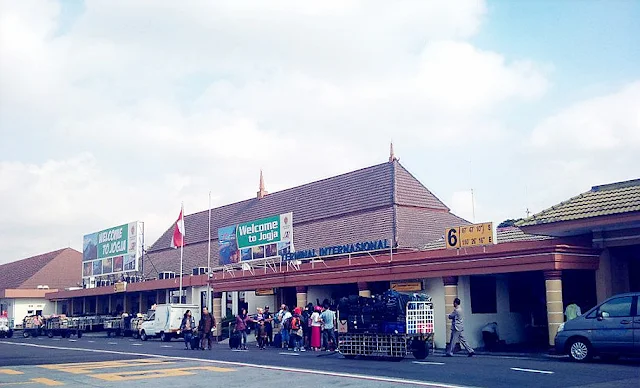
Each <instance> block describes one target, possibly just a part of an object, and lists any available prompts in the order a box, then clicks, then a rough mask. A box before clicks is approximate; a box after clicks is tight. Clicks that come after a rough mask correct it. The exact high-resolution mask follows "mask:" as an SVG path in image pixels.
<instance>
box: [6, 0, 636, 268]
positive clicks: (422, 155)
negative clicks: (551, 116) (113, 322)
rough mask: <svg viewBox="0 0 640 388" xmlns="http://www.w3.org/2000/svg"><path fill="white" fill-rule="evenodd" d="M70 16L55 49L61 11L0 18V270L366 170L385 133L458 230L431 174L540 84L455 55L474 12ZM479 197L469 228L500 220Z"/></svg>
mask: <svg viewBox="0 0 640 388" xmlns="http://www.w3.org/2000/svg"><path fill="white" fill-rule="evenodd" d="M85 7H86V10H85V11H84V13H81V14H80V15H79V17H78V19H77V20H75V21H73V24H72V25H68V26H64V27H66V28H64V29H63V30H64V31H65V32H64V34H61V35H60V34H57V31H59V30H60V27H61V26H60V20H61V19H60V15H61V12H62V10H61V8H60V5H59V3H57V2H55V1H52V2H44V1H34V2H29V1H20V2H10V1H4V2H2V3H1V5H0V102H1V104H0V134H2V137H3V143H1V144H0V154H1V155H3V156H2V157H0V166H1V167H0V168H1V169H0V174H1V177H2V182H0V187H1V188H2V189H1V190H0V202H1V203H12V204H15V206H13V205H12V209H11V217H12V218H11V219H15V220H16V221H15V222H16V225H12V229H11V231H10V232H11V233H8V232H6V230H0V232H3V233H2V234H1V235H0V238H1V239H3V240H8V239H10V240H11V243H10V244H9V243H8V242H7V241H2V242H1V243H0V262H3V261H8V260H11V259H16V258H19V257H22V256H24V255H26V254H35V253H38V252H42V251H44V250H46V249H54V248H57V247H58V246H59V245H62V246H64V245H66V244H67V242H68V241H69V240H74V239H75V241H76V242H79V241H80V238H81V235H82V234H83V233H86V232H90V231H92V230H94V229H99V228H102V227H106V226H109V225H115V224H118V223H120V222H127V221H130V220H133V219H141V220H143V221H145V222H146V230H147V232H148V233H149V235H148V238H149V239H150V241H149V243H151V242H153V239H154V238H155V237H157V236H159V235H160V233H162V232H163V231H164V229H165V228H166V227H167V226H168V225H169V224H170V222H172V221H173V219H174V218H175V216H176V213H177V212H176V209H177V208H178V206H179V203H180V202H181V201H184V202H185V208H186V209H187V212H188V213H190V212H194V211H198V210H202V209H204V208H206V205H207V193H208V192H209V190H212V192H213V194H212V195H213V198H214V205H222V204H226V203H230V202H233V201H237V200H242V199H246V198H248V197H251V196H253V195H255V191H256V190H257V183H258V170H259V169H260V168H262V169H264V171H265V179H266V183H267V189H268V190H269V191H271V192H273V191H276V190H279V189H284V188H287V187H291V186H293V185H299V184H302V183H305V182H309V181H312V180H315V179H320V178H324V177H329V176H332V175H335V174H338V173H344V172H347V171H350V170H353V169H356V168H360V167H363V166H366V165H370V164H374V163H378V162H382V161H384V160H386V156H387V154H386V152H387V149H388V141H389V140H390V139H391V138H393V139H394V141H395V143H396V151H397V153H398V155H399V156H400V157H401V159H403V160H407V161H409V160H414V161H415V162H414V163H408V164H407V165H406V167H407V168H409V169H410V170H411V171H412V172H416V173H417V175H422V176H426V177H428V179H429V180H428V181H425V182H424V183H425V184H426V185H427V186H429V187H430V188H431V189H433V190H435V191H436V192H442V193H444V195H443V198H447V197H449V198H451V203H450V204H449V205H450V206H451V207H452V208H453V209H454V210H456V211H458V212H459V213H460V215H461V216H463V217H465V218H469V219H470V218H471V216H470V214H469V209H468V208H467V207H466V206H467V205H465V204H468V203H470V201H468V199H467V198H466V197H465V195H466V194H464V193H463V192H462V191H463V190H465V187H474V188H475V187H477V186H475V185H474V186H470V183H468V182H465V181H464V180H463V179H460V177H459V176H458V177H454V179H451V177H450V176H449V175H448V174H446V173H445V168H444V167H441V166H440V165H439V164H438V163H439V162H441V161H443V160H448V159H459V160H462V159H464V161H463V163H464V164H466V160H468V159H467V158H466V156H465V155H466V154H467V153H475V152H478V151H477V150H482V151H483V153H486V154H496V153H498V152H499V151H502V150H504V149H506V148H508V147H509V146H511V144H510V143H509V142H510V141H511V139H512V137H511V136H513V135H511V134H510V129H509V127H508V125H506V124H505V121H504V115H505V111H504V107H505V105H507V104H529V103H531V102H532V101H534V102H535V101H537V100H538V99H540V98H542V97H544V96H545V95H546V93H547V91H548V90H549V89H550V87H551V80H550V79H549V74H548V71H547V68H546V65H544V66H543V65H542V64H540V63H538V62H536V61H535V58H511V57H510V56H509V55H508V53H502V52H498V51H495V50H492V49H491V48H479V47H476V46H474V44H472V43H471V39H470V38H472V37H474V36H475V35H476V34H477V33H478V31H479V30H480V29H481V27H482V24H483V22H484V21H485V17H486V5H485V3H484V2H483V1H474V0H468V1H453V2H452V1H406V2H405V1H403V2H393V3H389V2H383V1H356V0H353V1H323V2H300V1H280V0H278V1H270V2H263V1H219V2H188V4H185V5H182V6H180V8H179V9H177V8H176V6H175V2H173V1H150V0H144V1H143V0H140V1H135V2H131V1H120V0H118V1H91V2H86V3H85ZM607 109H608V108H607V107H603V108H602V109H601V110H602V111H606V110H607ZM603 115H604V116H606V117H609V116H611V115H608V114H604V113H603ZM625 117H626V116H625ZM563 120H565V121H567V120H568V121H571V120H570V119H563ZM552 124H553V122H552ZM552 124H544V125H542V126H541V128H543V129H542V130H538V131H542V133H543V134H544V133H547V132H549V131H550V132H551V133H555V132H556V131H555V130H552V129H549V130H547V129H544V128H546V127H547V126H550V125H552ZM553 125H555V124H553ZM536 136H537V135H536ZM545 136H546V135H545ZM543 137H544V136H543ZM26 144H28V146H25V145H26ZM511 157H513V155H511ZM427 161H428V162H427ZM561 162H562V161H559V163H561ZM485 163H487V165H489V163H488V162H486V161H485ZM464 169H465V171H466V169H467V168H466V167H464ZM487 169H488V168H487ZM420 173H422V174H420ZM461 186H465V187H461ZM485 192H486V191H485ZM487 197H491V196H490V195H487ZM494 197H497V196H494ZM479 202H481V205H482V206H480V207H478V209H476V210H477V213H478V216H477V218H478V219H479V220H481V219H486V217H485V214H483V212H489V211H490V210H488V209H496V208H501V209H502V208H504V207H505V206H502V205H503V204H502V203H499V204H495V203H490V201H486V202H485V201H479ZM509 208H510V209H512V208H516V206H513V205H510V207H509ZM483 217H485V218H483ZM32 231H33V233H32ZM36 232H37V233H36ZM34 235H35V237H34ZM44 236H46V238H45V237H44ZM74 236H75V237H74ZM34 241H35V243H34ZM5 243H6V244H5ZM74 244H75V243H74ZM78 245H79V244H78Z"/></svg>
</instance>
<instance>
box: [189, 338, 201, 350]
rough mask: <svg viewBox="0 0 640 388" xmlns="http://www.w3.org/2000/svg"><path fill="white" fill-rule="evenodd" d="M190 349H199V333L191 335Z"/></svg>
mask: <svg viewBox="0 0 640 388" xmlns="http://www.w3.org/2000/svg"><path fill="white" fill-rule="evenodd" d="M191 349H192V350H198V349H200V336H199V335H194V336H193V337H191Z"/></svg>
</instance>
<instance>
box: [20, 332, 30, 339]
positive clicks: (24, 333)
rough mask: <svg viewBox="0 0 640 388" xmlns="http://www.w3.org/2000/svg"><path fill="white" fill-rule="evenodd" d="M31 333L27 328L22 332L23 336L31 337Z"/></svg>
mask: <svg viewBox="0 0 640 388" xmlns="http://www.w3.org/2000/svg"><path fill="white" fill-rule="evenodd" d="M30 335H31V334H29V331H28V330H25V331H23V332H22V336H23V337H24V338H29V336H30Z"/></svg>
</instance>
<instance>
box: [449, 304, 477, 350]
mask: <svg viewBox="0 0 640 388" xmlns="http://www.w3.org/2000/svg"><path fill="white" fill-rule="evenodd" d="M449 319H451V339H450V340H449V351H448V352H447V353H446V354H445V357H453V350H454V349H455V347H456V344H457V343H458V341H459V342H460V345H461V346H462V347H463V348H464V349H465V350H466V351H467V352H468V353H469V357H473V355H474V351H473V348H472V347H471V346H469V344H467V340H466V339H465V338H464V335H463V334H462V332H463V331H464V325H463V323H462V320H463V317H462V309H461V308H460V299H459V298H455V299H454V300H453V311H452V312H451V314H449Z"/></svg>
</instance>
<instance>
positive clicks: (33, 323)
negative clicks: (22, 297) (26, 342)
mask: <svg viewBox="0 0 640 388" xmlns="http://www.w3.org/2000/svg"><path fill="white" fill-rule="evenodd" d="M42 320H43V319H42V317H40V316H39V315H29V316H26V317H24V319H23V320H22V336H23V337H24V338H29V337H37V336H39V335H42V334H44V331H43V322H42Z"/></svg>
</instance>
